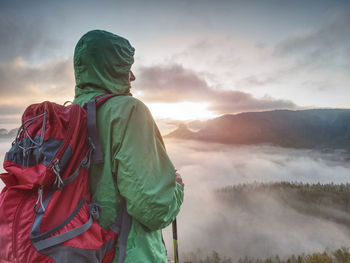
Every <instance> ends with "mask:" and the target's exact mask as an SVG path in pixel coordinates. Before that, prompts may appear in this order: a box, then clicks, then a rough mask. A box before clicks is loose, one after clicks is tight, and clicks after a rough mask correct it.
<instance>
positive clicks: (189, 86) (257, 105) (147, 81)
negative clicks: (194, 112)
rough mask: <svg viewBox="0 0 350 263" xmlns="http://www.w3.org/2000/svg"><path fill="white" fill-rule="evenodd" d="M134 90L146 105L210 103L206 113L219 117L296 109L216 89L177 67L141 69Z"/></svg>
mask: <svg viewBox="0 0 350 263" xmlns="http://www.w3.org/2000/svg"><path fill="white" fill-rule="evenodd" d="M135 87H136V89H139V90H141V91H142V94H141V97H142V98H143V99H145V100H146V101H149V102H179V101H194V102H209V103H210V107H209V109H210V110H212V111H215V112H216V113H219V114H223V113H233V112H241V111H259V110H271V109H295V108H297V105H295V104H294V103H293V102H291V101H288V100H278V99H274V98H271V97H267V96H265V97H263V98H255V97H254V96H253V95H251V94H249V93H246V92H242V91H236V90H223V89H215V88H213V87H210V86H209V85H208V84H207V82H206V81H205V80H204V79H203V78H201V77H200V76H199V75H198V74H197V73H196V72H194V71H192V70H189V69H186V68H184V67H182V66H181V65H178V64H173V65H170V66H160V65H158V66H153V67H143V68H140V70H139V76H138V83H135Z"/></svg>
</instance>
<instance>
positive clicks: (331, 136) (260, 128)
mask: <svg viewBox="0 0 350 263" xmlns="http://www.w3.org/2000/svg"><path fill="white" fill-rule="evenodd" d="M165 137H166V138H178V139H191V140H202V141H210V142H218V143H225V144H261V143H266V144H272V145H276V146H281V147H287V148H309V149H327V148H330V149H346V150H350V109H309V110H274V111H264V112H244V113H239V114H235V115H233V114H225V115H222V116H220V117H217V118H214V119H211V120H208V121H206V122H204V123H203V124H202V127H201V128H200V129H199V130H198V131H196V132H193V131H191V130H190V129H188V128H187V127H186V125H180V126H179V128H178V129H176V130H175V131H173V132H171V133H169V134H167V135H166V136H165Z"/></svg>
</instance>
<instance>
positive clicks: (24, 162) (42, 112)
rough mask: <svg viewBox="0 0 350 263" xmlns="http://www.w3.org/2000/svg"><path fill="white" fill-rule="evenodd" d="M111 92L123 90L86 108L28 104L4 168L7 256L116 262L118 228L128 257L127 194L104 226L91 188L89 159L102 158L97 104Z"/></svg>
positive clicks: (0, 218)
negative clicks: (112, 221)
mask: <svg viewBox="0 0 350 263" xmlns="http://www.w3.org/2000/svg"><path fill="white" fill-rule="evenodd" d="M121 95H130V94H121ZM113 96H118V95H114V94H113V95H112V94H110V95H103V96H99V97H97V98H96V99H93V100H91V101H89V102H88V103H87V104H86V105H85V106H84V108H82V107H80V106H79V105H70V106H61V105H58V104H55V103H51V102H47V101H46V102H43V103H40V104H33V105H31V106H29V107H28V108H27V109H26V110H25V112H24V114H23V116H22V126H21V128H20V129H19V131H18V134H17V137H16V139H15V141H14V142H13V143H12V148H11V149H10V150H9V152H7V153H6V156H5V161H4V168H5V169H6V171H7V173H3V174H1V175H0V178H1V179H2V180H3V182H4V183H5V187H4V189H3V190H2V192H1V194H0V262H1V263H7V262H21V263H22V262H50V263H52V262H62V263H63V262H74V263H77V262H78V263H80V262H81V263H85V262H94V263H95V262H96V263H97V262H104V263H106V262H111V261H112V259H113V257H114V254H115V244H116V241H117V239H118V235H119V236H120V237H119V243H120V244H119V248H120V251H119V262H123V261H124V256H125V246H126V240H127V235H128V231H129V228H130V223H131V219H130V216H129V215H128V214H127V212H126V207H125V201H124V202H123V205H122V206H121V208H120V211H121V212H119V215H118V218H117V221H116V222H115V224H113V226H112V227H111V228H110V229H108V230H105V229H103V228H102V227H101V226H99V224H98V223H97V219H98V217H99V211H100V209H101V207H100V206H99V205H98V204H95V203H91V198H90V189H89V167H90V161H91V159H93V160H94V162H95V163H101V162H103V153H102V151H101V146H100V144H99V140H98V133H97V128H96V109H97V107H98V106H99V105H101V104H102V103H103V102H105V101H106V100H107V99H109V98H110V97H113ZM92 155H93V158H92ZM121 225H123V228H122V229H121ZM120 229H121V233H119V232H120Z"/></svg>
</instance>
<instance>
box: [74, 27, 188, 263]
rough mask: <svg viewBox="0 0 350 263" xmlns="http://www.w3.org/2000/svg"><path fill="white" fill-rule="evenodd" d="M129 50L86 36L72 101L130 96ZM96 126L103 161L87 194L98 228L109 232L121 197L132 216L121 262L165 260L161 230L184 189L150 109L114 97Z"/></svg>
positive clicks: (102, 35)
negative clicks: (97, 209) (94, 208)
mask: <svg viewBox="0 0 350 263" xmlns="http://www.w3.org/2000/svg"><path fill="white" fill-rule="evenodd" d="M134 51H135V50H134V48H133V47H132V46H131V45H130V43H129V41H128V40H126V39H124V38H122V37H120V36H117V35H114V34H112V33H109V32H106V31H101V30H94V31H90V32H88V33H86V34H85V35H84V36H83V37H82V38H81V39H80V40H79V42H78V43H77V45H76V48H75V52H74V71H75V79H76V87H75V99H74V102H73V103H75V104H79V105H83V104H84V103H86V102H87V101H89V100H90V99H92V98H94V97H97V96H99V95H101V94H106V93H127V92H129V90H130V81H129V71H130V68H131V65H132V64H133V62H134V58H133V57H134ZM97 126H98V131H99V137H100V140H101V144H102V149H103V152H104V156H105V162H104V163H103V164H92V166H91V169H90V188H91V189H90V190H91V194H92V201H93V202H96V203H98V204H100V205H101V206H102V209H101V214H100V218H99V223H100V225H101V226H102V227H104V228H108V227H110V226H111V225H112V224H113V223H114V222H115V220H116V218H117V215H118V210H119V206H120V203H121V196H122V197H123V198H125V200H126V204H127V211H128V213H129V214H130V215H131V216H132V224H131V229H130V233H129V237H128V242H127V251H126V258H125V263H137V262H143V263H145V262H150V263H158V262H159V263H160V262H167V259H166V250H165V247H164V244H163V242H162V234H161V229H162V228H164V227H166V226H167V225H169V224H170V223H171V222H172V221H173V220H174V219H175V217H176V215H177V214H178V212H179V210H180V206H181V204H182V201H183V188H182V186H181V185H180V184H178V183H177V182H176V181H175V168H174V166H173V164H172V163H171V161H170V159H169V157H168V155H167V153H166V151H165V147H164V143H163V140H162V137H161V135H160V133H159V130H158V128H157V126H156V124H155V122H154V120H153V118H152V115H151V113H150V111H149V110H148V108H147V107H146V106H145V105H144V104H143V103H142V102H141V101H139V100H138V99H136V98H134V97H131V96H118V97H113V98H111V99H109V100H108V101H107V102H105V103H104V104H103V105H102V106H101V107H100V108H99V110H98V113H97ZM117 261H118V244H117V250H116V256H115V257H114V260H113V262H117Z"/></svg>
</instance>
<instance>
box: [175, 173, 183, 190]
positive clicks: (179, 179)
mask: <svg viewBox="0 0 350 263" xmlns="http://www.w3.org/2000/svg"><path fill="white" fill-rule="evenodd" d="M175 180H176V182H178V183H179V184H181V185H182V188H185V184H184V182H183V181H182V178H181V175H180V174H179V173H178V172H175Z"/></svg>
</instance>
